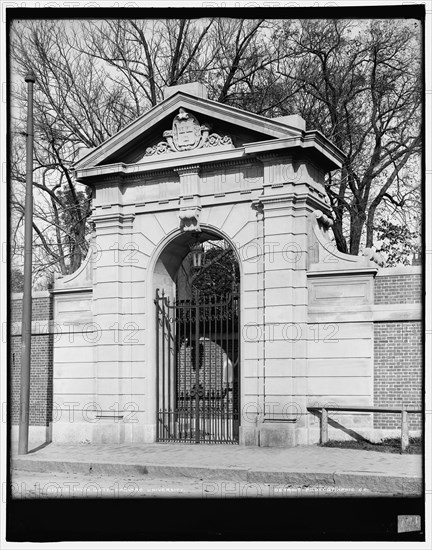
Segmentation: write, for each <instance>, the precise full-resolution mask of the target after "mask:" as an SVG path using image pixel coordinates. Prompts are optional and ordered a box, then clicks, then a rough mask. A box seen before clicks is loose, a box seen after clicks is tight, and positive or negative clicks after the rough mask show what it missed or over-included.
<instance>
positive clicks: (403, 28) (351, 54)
mask: <svg viewBox="0 0 432 550" xmlns="http://www.w3.org/2000/svg"><path fill="white" fill-rule="evenodd" d="M282 36H283V38H282V40H283V41H284V47H285V48H286V53H287V57H286V60H285V67H284V66H283V64H281V65H280V71H281V73H282V74H284V76H286V78H287V79H288V80H290V81H292V80H295V81H296V82H298V83H300V84H301V85H302V90H301V93H299V94H298V98H297V106H298V109H299V111H300V112H301V114H302V115H303V116H304V118H306V120H307V121H308V123H309V124H310V126H311V127H316V128H318V129H320V130H321V131H322V132H323V133H325V134H326V135H327V136H328V137H329V138H330V139H331V140H332V141H333V142H334V143H335V144H336V145H337V146H338V147H339V148H340V149H342V150H343V151H344V152H345V153H346V155H347V158H346V161H345V163H344V165H343V168H342V171H341V173H340V174H336V176H334V177H330V178H329V179H328V181H327V186H326V189H327V193H328V196H329V198H330V201H331V205H332V209H333V215H334V222H335V223H334V234H335V238H336V242H337V245H338V248H339V249H340V250H342V251H344V252H348V251H349V252H350V253H352V254H358V252H359V248H360V243H361V238H362V235H363V232H364V229H366V246H372V244H373V230H374V219H375V215H376V212H377V209H379V207H380V206H381V204H382V202H383V200H384V199H385V198H390V200H392V201H393V202H394V203H395V204H397V198H396V195H395V194H393V193H394V190H395V187H396V186H395V185H394V184H395V182H396V181H397V180H398V178H399V177H400V174H401V172H402V171H403V169H404V167H405V166H406V165H407V163H408V162H409V161H410V159H412V158H413V157H414V156H415V155H418V154H419V153H420V151H421V131H420V116H421V111H420V109H421V97H420V90H421V82H420V75H421V67H420V45H419V43H418V36H419V33H418V32H416V23H414V22H408V23H404V22H401V21H390V20H386V21H361V22H352V21H348V20H332V21H328V20H319V21H315V20H306V21H300V22H299V24H298V25H297V26H296V28H293V26H292V25H290V26H289V28H287V29H286V32H285V33H284V34H283V35H282ZM400 206H403V203H402V204H401V205H400ZM346 216H348V218H349V231H348V241H347V238H346V236H345V234H344V223H345V219H346Z"/></svg>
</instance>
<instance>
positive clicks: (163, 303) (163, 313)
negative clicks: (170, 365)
mask: <svg viewBox="0 0 432 550" xmlns="http://www.w3.org/2000/svg"><path fill="white" fill-rule="evenodd" d="M161 344H162V434H163V437H164V439H165V290H162V342H161Z"/></svg>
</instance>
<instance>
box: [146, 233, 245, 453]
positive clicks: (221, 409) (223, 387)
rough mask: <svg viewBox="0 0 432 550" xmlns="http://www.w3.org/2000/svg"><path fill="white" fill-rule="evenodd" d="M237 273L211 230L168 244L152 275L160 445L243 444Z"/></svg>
mask: <svg viewBox="0 0 432 550" xmlns="http://www.w3.org/2000/svg"><path fill="white" fill-rule="evenodd" d="M239 285H240V270H239V264H238V260H237V256H236V252H235V250H234V249H233V247H232V245H231V244H230V243H229V242H228V241H227V240H225V239H224V238H223V237H222V236H221V235H219V234H217V233H215V232H214V231H207V230H203V231H200V232H199V233H196V232H186V233H182V234H181V235H179V236H177V237H176V238H175V239H173V240H172V241H171V242H169V243H168V244H167V245H166V246H165V248H164V250H163V251H162V252H161V254H160V256H159V258H158V261H157V262H156V265H155V269H154V281H153V288H154V294H155V305H156V312H155V315H156V319H155V322H156V346H155V347H156V350H155V351H156V411H157V413H156V416H157V418H156V440H157V441H160V442H171V441H172V442H188V443H238V435H239V410H240V400H239V395H240V345H239V333H240V330H239V328H240V319H239V312H240V304H239Z"/></svg>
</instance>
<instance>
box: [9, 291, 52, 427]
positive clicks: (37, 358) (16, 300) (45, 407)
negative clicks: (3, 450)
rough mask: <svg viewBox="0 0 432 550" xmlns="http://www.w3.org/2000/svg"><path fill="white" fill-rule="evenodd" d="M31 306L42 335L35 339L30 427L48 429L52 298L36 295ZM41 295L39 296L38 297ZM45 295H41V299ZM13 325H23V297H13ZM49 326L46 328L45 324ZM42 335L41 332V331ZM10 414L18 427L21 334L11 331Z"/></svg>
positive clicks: (33, 339) (35, 335)
mask: <svg viewBox="0 0 432 550" xmlns="http://www.w3.org/2000/svg"><path fill="white" fill-rule="evenodd" d="M35 294H36V296H34V297H33V304H32V314H33V321H39V323H36V327H40V332H42V334H39V333H38V334H33V335H32V345H31V370H30V425H32V426H47V425H48V424H49V422H50V421H51V420H52V409H53V335H52V334H50V333H49V332H48V330H47V328H48V327H47V323H48V321H49V320H51V319H52V318H53V303H52V298H51V297H50V296H49V295H48V293H35ZM37 294H39V296H38V295H37ZM40 294H42V295H40ZM10 306H11V307H10V320H9V321H10V323H19V324H21V314H22V313H21V312H22V309H21V308H22V295H19V294H16V295H13V297H12V300H11V303H10ZM45 323H46V324H45ZM38 332H39V330H38ZM9 365H10V371H9V373H10V384H9V392H10V405H11V406H10V413H11V423H12V424H13V425H14V424H18V423H19V408H20V372H21V332H20V331H16V330H12V331H11V337H10V340H9Z"/></svg>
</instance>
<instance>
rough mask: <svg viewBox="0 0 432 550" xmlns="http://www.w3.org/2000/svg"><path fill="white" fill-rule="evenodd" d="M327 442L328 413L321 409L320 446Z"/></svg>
mask: <svg viewBox="0 0 432 550" xmlns="http://www.w3.org/2000/svg"><path fill="white" fill-rule="evenodd" d="M327 441H328V411H327V409H321V445H323V444H324V443H327Z"/></svg>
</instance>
